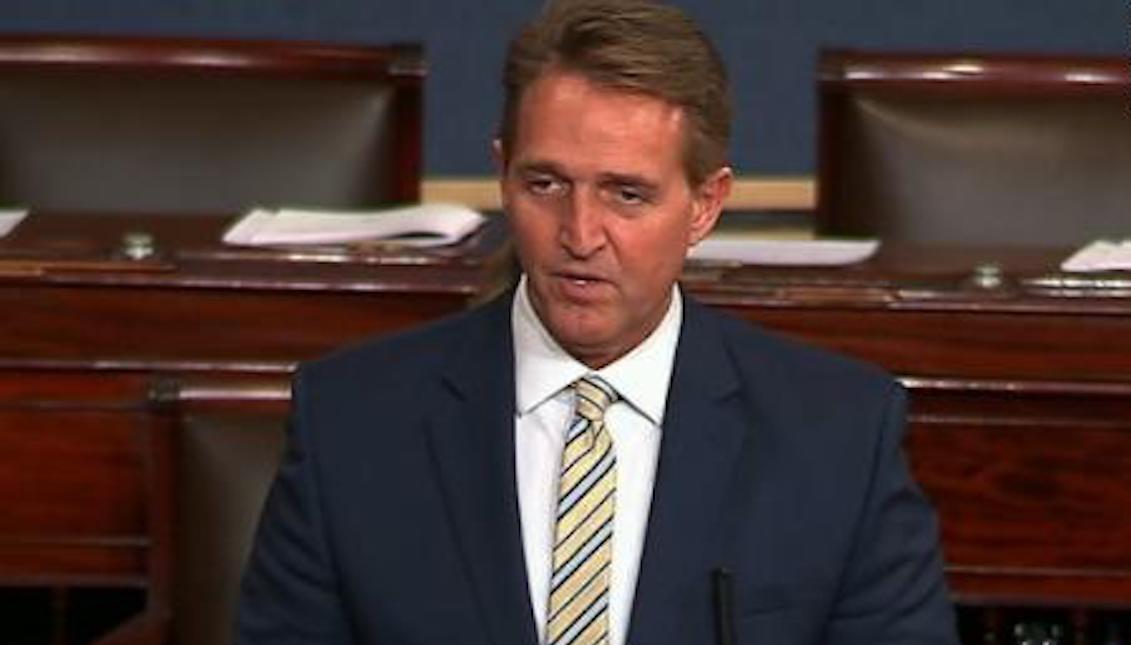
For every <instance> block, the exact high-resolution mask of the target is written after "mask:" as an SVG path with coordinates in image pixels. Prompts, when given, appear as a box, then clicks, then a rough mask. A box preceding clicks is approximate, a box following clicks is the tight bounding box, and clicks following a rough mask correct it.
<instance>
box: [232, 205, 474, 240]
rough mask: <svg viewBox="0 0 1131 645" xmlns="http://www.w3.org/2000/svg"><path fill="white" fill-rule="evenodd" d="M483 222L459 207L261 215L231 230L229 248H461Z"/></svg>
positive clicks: (260, 212)
mask: <svg viewBox="0 0 1131 645" xmlns="http://www.w3.org/2000/svg"><path fill="white" fill-rule="evenodd" d="M484 222H486V217H484V216H483V215H482V214H481V213H479V212H477V211H475V210H472V209H470V208H467V207H465V206H459V205H455V204H421V205H419V206H408V207H403V208H392V209H386V210H379V211H364V212H345V211H316V210H301V209H287V208H284V209H278V210H269V209H256V210H253V211H251V212H250V213H248V214H247V215H245V216H244V217H242V218H240V220H239V221H238V222H236V223H235V224H234V225H233V226H232V227H230V228H229V229H228V231H227V232H226V233H225V234H224V242H226V243H228V244H240V245H249V246H263V245H301V244H346V243H350V242H362V241H371V240H388V241H395V242H397V243H398V244H404V245H406V246H442V245H445V244H453V243H455V242H458V241H459V240H461V239H463V238H464V237H466V236H467V235H469V234H470V233H472V232H473V231H475V230H476V229H478V228H479V227H480V226H482V225H483V223H484Z"/></svg>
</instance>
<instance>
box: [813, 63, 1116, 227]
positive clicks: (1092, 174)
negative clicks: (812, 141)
mask: <svg viewBox="0 0 1131 645" xmlns="http://www.w3.org/2000/svg"><path fill="white" fill-rule="evenodd" d="M818 91H819V104H820V123H819V129H820V141H819V146H820V147H819V158H820V159H819V169H818V200H817V201H818V203H817V232H818V233H819V234H822V235H845V236H879V237H881V238H883V239H890V240H907V241H913V242H957V243H986V244H996V243H1023V244H1044V245H1058V246H1059V245H1068V244H1080V243H1083V242H1086V241H1088V240H1091V239H1094V238H1097V237H1105V236H1115V237H1125V236H1128V235H1131V208H1129V206H1128V204H1131V145H1128V142H1131V118H1128V100H1129V99H1128V97H1131V77H1129V75H1128V72H1127V61H1126V60H1125V59H1116V58H1111V59H1105V58H1081V57H1077V58H1071V57H1056V58H1053V57H1049V58H1036V57H1030V58H1020V57H1008V56H973V55H962V54H953V55H934V56H923V55H897V54H879V53H858V52H825V53H824V54H823V55H822V57H821V62H820V69H819V88H818Z"/></svg>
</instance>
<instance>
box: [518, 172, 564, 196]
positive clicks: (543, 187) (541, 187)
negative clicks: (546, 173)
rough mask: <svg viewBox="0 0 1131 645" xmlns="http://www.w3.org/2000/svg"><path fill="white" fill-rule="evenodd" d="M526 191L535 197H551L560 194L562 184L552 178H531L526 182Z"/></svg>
mask: <svg viewBox="0 0 1131 645" xmlns="http://www.w3.org/2000/svg"><path fill="white" fill-rule="evenodd" d="M526 190H527V191H528V192H530V193H531V194H534V195H541V196H551V195H557V194H560V193H561V192H562V190H563V186H562V182H560V181H558V180H556V179H553V178H550V177H531V178H529V179H527V180H526Z"/></svg>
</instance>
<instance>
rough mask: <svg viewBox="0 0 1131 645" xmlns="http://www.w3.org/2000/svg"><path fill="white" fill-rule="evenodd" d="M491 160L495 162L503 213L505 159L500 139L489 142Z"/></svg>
mask: <svg viewBox="0 0 1131 645" xmlns="http://www.w3.org/2000/svg"><path fill="white" fill-rule="evenodd" d="M491 159H492V160H493V161H494V162H495V175H496V177H497V178H498V182H499V203H500V205H501V206H502V208H503V212H504V213H506V212H507V190H506V187H507V157H506V153H505V152H503V142H502V140H501V139H498V138H496V139H494V140H492V141H491Z"/></svg>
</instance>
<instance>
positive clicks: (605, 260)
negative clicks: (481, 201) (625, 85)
mask: <svg viewBox="0 0 1131 645" xmlns="http://www.w3.org/2000/svg"><path fill="white" fill-rule="evenodd" d="M685 127H687V126H686V124H685V119H684V114H683V110H682V108H680V107H677V106H674V105H672V104H670V103H667V102H665V101H663V100H660V99H657V98H653V97H649V96H644V95H641V94H636V93H629V92H625V91H622V90H616V89H609V88H604V87H601V86H598V85H594V84H593V83H590V82H589V81H587V80H585V79H584V78H583V77H581V76H579V75H577V74H571V73H568V72H557V71H554V72H549V73H547V74H545V75H543V76H542V77H541V78H540V79H539V80H537V81H535V82H534V83H533V84H531V85H530V86H529V87H528V88H527V89H526V90H525V92H524V93H523V96H522V98H521V101H520V103H519V108H518V119H517V125H516V128H515V136H514V141H513V142H512V146H511V150H510V154H509V156H508V157H506V158H501V159H500V161H501V168H502V178H501V183H502V195H503V204H504V206H505V208H506V210H507V212H508V214H509V216H510V219H511V226H512V229H513V231H514V235H515V239H516V242H517V245H518V253H519V257H520V259H521V261H522V265H523V268H524V270H525V271H526V274H527V280H528V284H529V293H530V298H531V302H532V304H533V306H534V309H535V311H536V312H537V313H538V317H539V318H540V319H541V320H542V322H543V324H544V325H545V326H546V327H547V329H548V330H549V331H550V333H551V334H552V335H553V336H554V339H555V340H557V342H558V343H559V344H560V345H561V346H562V348H563V349H565V350H566V351H567V352H569V353H570V354H571V355H572V356H574V357H575V358H577V359H578V360H580V361H582V362H583V363H585V364H586V365H589V366H590V367H594V368H597V367H601V366H604V365H607V364H608V363H610V362H612V361H614V360H616V359H617V358H620V357H621V356H623V355H624V354H626V353H627V352H628V351H630V350H631V349H632V348H633V347H635V346H636V345H637V344H639V343H640V342H641V341H643V340H644V339H645V338H646V337H647V336H648V334H650V333H651V332H652V330H653V329H655V328H656V325H658V324H659V322H660V320H661V319H662V318H663V315H664V313H665V312H666V311H667V307H668V303H669V301H670V298H671V288H672V285H673V284H674V283H675V281H676V279H677V278H678V277H679V273H680V271H681V269H682V267H683V259H684V256H685V255H686V252H687V249H688V247H689V246H690V245H692V244H694V243H696V242H698V241H699V240H700V239H702V238H703V237H704V236H705V235H706V234H707V233H708V232H709V231H710V229H711V227H712V226H714V223H715V220H716V219H717V218H718V215H719V212H720V210H721V208H722V200H723V199H724V198H725V197H726V194H727V192H728V190H729V187H730V180H731V173H730V169H729V168H721V169H719V170H717V171H716V172H715V173H714V174H712V175H711V176H710V177H708V178H707V179H706V180H705V181H704V182H703V183H702V184H700V185H699V186H694V187H693V186H691V185H690V183H689V181H688V178H687V176H686V174H685V172H684V165H683V151H684V128H685ZM496 151H497V152H499V154H500V157H501V156H502V154H501V151H500V150H499V147H498V144H496Z"/></svg>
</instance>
